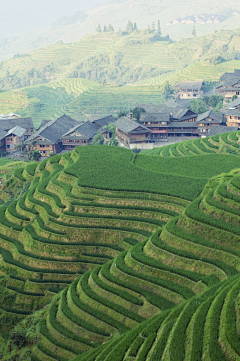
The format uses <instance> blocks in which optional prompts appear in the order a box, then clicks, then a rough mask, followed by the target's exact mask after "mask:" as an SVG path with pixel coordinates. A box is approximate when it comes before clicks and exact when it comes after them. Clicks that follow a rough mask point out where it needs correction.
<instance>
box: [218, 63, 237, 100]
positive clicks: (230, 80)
mask: <svg viewBox="0 0 240 361" xmlns="http://www.w3.org/2000/svg"><path fill="white" fill-rule="evenodd" d="M220 80H221V81H222V83H221V84H220V85H219V86H217V87H216V90H217V92H218V94H219V95H221V96H222V97H223V98H225V99H232V97H233V96H234V95H237V96H238V97H239V96H240V69H235V70H234V73H225V74H223V75H222V77H221V78H220Z"/></svg>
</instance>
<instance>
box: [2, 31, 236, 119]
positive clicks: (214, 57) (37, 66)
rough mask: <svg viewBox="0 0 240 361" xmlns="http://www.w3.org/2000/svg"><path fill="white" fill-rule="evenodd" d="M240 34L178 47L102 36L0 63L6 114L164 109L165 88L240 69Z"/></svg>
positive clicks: (146, 38)
mask: <svg viewBox="0 0 240 361" xmlns="http://www.w3.org/2000/svg"><path fill="white" fill-rule="evenodd" d="M239 59H240V29H237V30H234V31H220V32H216V33H213V34H209V35H207V36H203V37H197V38H188V39H184V40H181V41H179V42H176V43H171V42H170V41H160V40H159V38H157V37H156V35H154V34H153V33H150V34H149V32H148V31H134V32H132V33H131V34H130V35H120V34H119V33H113V32H111V33H95V34H92V35H88V36H86V37H84V38H83V39H81V40H79V41H77V42H75V43H72V44H63V43H62V42H58V43H56V44H54V45H51V46H48V47H46V48H43V49H39V50H36V51H32V52H30V53H28V54H25V55H22V56H18V57H15V58H12V59H10V60H6V61H3V62H1V63H0V89H2V92H1V93H0V113H9V112H11V111H14V112H17V113H19V114H20V115H22V116H32V117H33V120H34V123H35V125H36V126H38V125H39V124H40V122H41V120H42V119H53V118H55V117H56V116H60V115H63V114H64V113H66V114H68V115H70V116H72V117H73V118H75V119H83V120H84V119H94V118H97V117H100V116H105V115H108V114H110V113H112V114H116V113H117V112H118V111H119V110H120V109H129V106H130V107H134V106H135V105H136V104H137V103H139V102H143V103H149V102H153V103H155V104H160V103H163V95H162V91H163V86H164V82H165V81H166V80H168V81H169V82H170V83H171V84H175V83H177V82H178V81H179V80H181V79H184V80H200V79H201V80H204V81H206V82H210V84H213V83H214V82H215V83H216V82H218V81H219V78H220V76H221V75H222V74H223V73H224V72H226V71H230V72H232V71H233V70H234V69H235V68H240V60H239Z"/></svg>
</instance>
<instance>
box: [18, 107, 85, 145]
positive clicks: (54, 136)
mask: <svg viewBox="0 0 240 361" xmlns="http://www.w3.org/2000/svg"><path fill="white" fill-rule="evenodd" d="M77 124H79V123H78V122H77V121H76V120H74V119H72V118H70V117H69V116H67V115H66V114H64V115H63V116H61V117H60V118H58V119H55V120H51V121H49V122H48V123H46V124H45V125H44V126H43V127H41V128H40V129H39V130H38V131H37V132H36V133H34V134H32V135H31V136H30V137H29V138H28V139H27V140H26V142H25V143H29V142H31V141H32V140H34V139H36V138H37V137H38V136H41V137H43V138H45V139H47V140H49V141H50V142H51V144H56V143H57V142H58V141H59V140H60V139H61V137H62V135H63V134H65V133H66V132H67V131H68V130H69V129H71V128H72V127H74V126H76V125H77Z"/></svg>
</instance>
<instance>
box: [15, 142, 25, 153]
mask: <svg viewBox="0 0 240 361" xmlns="http://www.w3.org/2000/svg"><path fill="white" fill-rule="evenodd" d="M23 147H24V140H22V141H21V143H19V144H17V145H16V146H15V149H17V150H20V152H22V151H23Z"/></svg>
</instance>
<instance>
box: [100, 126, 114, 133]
mask: <svg viewBox="0 0 240 361" xmlns="http://www.w3.org/2000/svg"><path fill="white" fill-rule="evenodd" d="M98 131H99V132H100V133H101V134H103V133H109V134H112V132H111V131H110V130H108V129H106V128H103V127H102V128H99V129H98Z"/></svg>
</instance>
